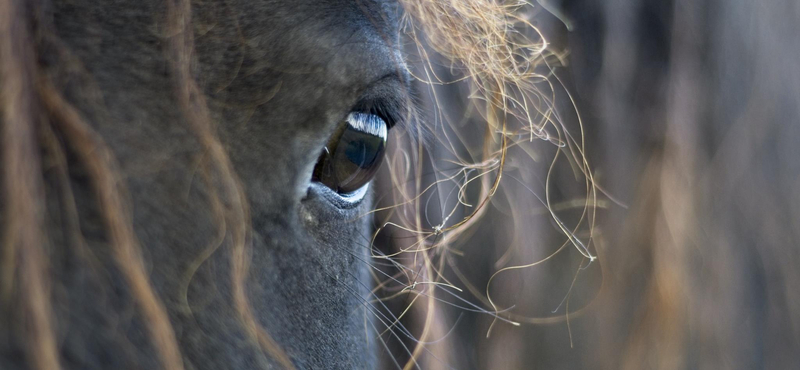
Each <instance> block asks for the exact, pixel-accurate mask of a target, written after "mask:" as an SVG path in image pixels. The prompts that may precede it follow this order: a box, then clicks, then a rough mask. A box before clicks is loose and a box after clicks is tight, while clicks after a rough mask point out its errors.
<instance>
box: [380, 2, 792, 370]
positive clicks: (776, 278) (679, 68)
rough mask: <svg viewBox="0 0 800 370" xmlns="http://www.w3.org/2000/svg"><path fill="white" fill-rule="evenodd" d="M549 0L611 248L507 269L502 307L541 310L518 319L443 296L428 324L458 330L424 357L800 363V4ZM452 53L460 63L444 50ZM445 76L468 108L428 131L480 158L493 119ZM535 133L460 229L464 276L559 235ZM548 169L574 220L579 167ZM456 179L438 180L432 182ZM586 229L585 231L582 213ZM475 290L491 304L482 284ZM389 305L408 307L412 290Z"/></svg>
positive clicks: (530, 364) (570, 252)
mask: <svg viewBox="0 0 800 370" xmlns="http://www.w3.org/2000/svg"><path fill="white" fill-rule="evenodd" d="M544 5H546V6H544V7H543V6H542V5H541V4H540V3H538V2H537V3H533V6H534V8H536V9H538V11H537V12H535V13H536V14H535V17H534V18H533V22H534V24H535V25H537V26H538V27H540V28H541V29H542V30H543V32H544V33H545V34H546V35H547V36H548V37H549V39H550V41H552V42H553V45H554V46H553V48H554V49H557V50H564V51H566V52H567V53H568V54H567V57H566V63H565V66H563V67H561V68H557V69H556V70H555V71H556V73H557V75H558V77H559V78H560V80H561V81H563V84H564V88H563V89H556V90H558V91H557V94H558V96H557V100H556V101H557V102H558V106H557V111H558V112H560V114H561V116H560V119H561V121H562V122H563V123H564V125H565V126H567V127H568V128H569V130H570V132H572V133H573V134H576V135H577V133H579V132H580V127H579V126H578V120H577V115H576V114H575V110H574V109H572V105H571V104H570V103H569V96H568V95H566V92H569V93H571V94H572V96H573V97H574V98H575V101H576V107H577V112H579V113H580V116H581V118H582V120H583V126H584V129H585V142H586V150H587V151H586V153H585V154H586V157H587V159H588V161H589V163H590V166H591V171H592V173H593V174H594V177H595V181H596V184H597V186H598V189H599V193H598V201H597V205H596V207H595V209H596V217H595V219H596V226H595V229H594V230H593V234H592V239H591V243H590V245H589V246H588V247H589V249H590V250H591V251H592V252H593V253H595V254H596V255H597V256H598V260H597V261H594V262H593V263H591V264H589V265H588V267H586V266H587V262H588V261H587V260H586V259H585V258H583V256H582V255H581V254H580V253H578V251H577V249H576V248H573V247H569V248H567V249H566V250H565V251H564V252H563V253H560V254H558V255H556V256H555V257H554V258H552V259H550V260H548V261H547V262H546V263H543V264H541V265H538V266H536V267H533V268H528V269H524V270H519V271H512V272H507V273H503V274H501V275H499V276H498V277H496V278H495V280H494V281H493V282H492V285H491V294H492V298H493V299H494V300H495V302H496V303H497V305H498V307H501V308H502V307H505V308H508V307H513V308H512V309H511V310H510V311H508V313H513V314H515V315H517V316H518V318H519V317H527V318H539V319H531V320H529V321H532V322H533V323H523V324H522V325H521V326H520V327H516V326H512V325H509V324H507V323H504V322H497V323H495V325H494V328H493V330H492V333H491V336H490V337H489V338H487V337H486V333H487V330H488V329H489V326H490V324H491V323H492V317H491V316H490V315H486V314H478V313H473V312H468V311H465V310H463V309H458V308H452V307H447V306H446V305H440V307H439V308H438V309H437V317H436V321H435V323H436V330H435V331H436V333H438V334H434V335H432V337H431V338H429V340H436V339H437V338H442V337H443V338H444V340H441V341H439V342H437V343H431V344H428V345H426V348H427V350H426V351H425V352H424V353H423V354H422V356H421V360H420V362H419V364H420V367H421V368H425V369H448V368H454V369H796V368H800V286H798V284H800V269H798V267H800V249H799V247H798V245H797V243H798V241H800V108H799V107H800V3H798V2H797V1H792V0H775V1H745V0H724V1H722V0H708V1H683V0H666V1H665V0H608V1H588V0H563V1H556V0H551V1H549V2H548V3H545V4H544ZM544 8H546V9H547V10H549V11H544V10H543V9H544ZM559 18H560V19H559ZM438 68H439V69H438V72H440V73H445V74H446V73H448V71H449V69H448V66H447V65H446V64H445V63H442V65H441V66H440V67H438ZM428 88H429V87H428V86H424V87H420V91H423V93H420V100H421V101H422V102H423V107H422V108H423V109H422V110H423V111H429V110H431V109H430V108H431V106H430V104H431V103H430V99H429V98H428V97H429V95H428V93H426V92H425V91H427V90H426V89H428ZM436 89H437V93H438V95H439V96H440V99H441V101H442V102H444V104H442V106H445V107H446V110H447V111H448V112H449V113H448V114H449V115H450V116H449V117H450V122H458V124H457V125H451V126H442V125H438V126H437V125H435V124H434V123H432V122H434V121H435V120H433V119H431V120H429V121H428V122H429V125H430V128H429V129H430V131H431V132H432V137H434V138H440V137H442V136H443V135H445V134H449V135H451V136H453V135H455V134H456V131H457V132H458V133H459V135H458V137H459V140H458V142H459V143H460V144H461V145H460V146H459V147H455V148H454V149H455V150H456V152H458V153H459V155H463V156H466V157H471V158H473V159H475V160H477V159H479V158H476V157H477V156H478V155H477V154H479V153H480V151H477V152H476V151H475V150H472V149H470V148H473V147H474V146H476V145H477V146H480V142H481V140H482V138H483V136H484V131H485V124H484V123H483V122H482V121H481V120H480V119H476V118H475V117H474V116H473V115H474V114H473V113H474V112H473V113H469V112H470V108H469V107H467V106H465V103H464V97H465V94H467V93H468V89H467V88H466V87H465V86H464V85H463V84H462V85H459V84H454V85H448V86H439V87H436ZM425 104H428V105H427V106H426V105H425ZM465 112H467V113H465ZM459 117H460V118H461V119H458V118H459ZM429 118H430V117H429ZM443 127H445V128H443ZM444 130H449V131H447V132H444ZM430 142H431V143H433V145H432V146H429V147H428V149H427V152H426V153H425V160H427V161H429V162H430V165H431V166H439V167H438V168H441V166H442V165H441V163H442V161H444V160H446V159H447V158H449V157H452V156H453V150H452V149H451V148H445V147H442V144H441V143H442V141H441V140H435V139H434V140H430ZM437 145H438V147H437ZM537 145H539V146H540V147H541V149H535V150H533V152H527V153H525V154H526V155H515V153H514V151H515V150H521V149H519V148H517V149H511V150H510V151H509V157H510V158H512V159H511V162H509V163H508V165H507V172H506V174H504V176H506V177H504V178H503V186H502V187H501V188H500V190H499V191H498V193H497V195H496V197H495V198H494V199H493V201H492V204H491V207H490V208H489V210H487V214H486V215H484V216H483V218H482V220H481V222H480V223H479V224H478V225H476V226H475V228H474V229H473V230H472V231H471V234H470V237H468V238H463V239H462V240H461V241H460V242H459V245H458V247H457V249H459V250H460V251H461V252H462V253H461V255H452V256H451V258H450V261H451V262H449V263H448V264H449V267H447V268H446V269H445V276H446V277H447V278H448V279H452V280H453V281H459V278H460V277H464V276H466V279H467V280H468V281H469V282H470V283H471V284H472V285H473V286H474V287H476V288H477V289H478V293H485V287H486V284H487V282H488V280H489V278H490V277H491V276H492V274H493V273H494V272H496V271H497V270H498V269H499V268H502V267H504V266H509V265H512V264H520V263H529V262H532V261H536V260H540V259H542V258H544V257H546V256H548V255H549V254H551V253H552V252H553V251H554V250H556V249H557V248H558V246H560V245H561V243H562V242H563V240H564V235H563V233H560V232H559V231H558V230H557V229H558V228H557V227H555V226H556V225H555V222H556V221H554V220H553V218H552V217H551V216H550V214H549V213H547V212H545V210H544V208H543V205H542V203H541V202H540V201H539V199H537V197H536V195H539V196H540V197H541V196H543V194H544V191H545V187H544V186H545V177H546V175H547V171H548V167H549V165H550V162H551V161H552V156H553V155H554V154H553V153H554V151H553V150H551V149H548V146H547V145H546V144H537ZM517 154H519V153H517ZM553 171H554V172H553V173H552V176H551V178H550V187H551V189H550V192H551V199H552V204H555V205H560V206H561V208H559V209H560V210H559V212H558V215H559V217H561V219H562V220H563V222H564V223H566V224H570V225H572V224H575V222H577V220H578V219H579V218H580V216H581V209H580V208H576V207H573V208H570V204H571V203H570V202H572V203H574V201H575V200H576V199H578V200H581V199H585V189H584V184H583V179H579V178H576V176H575V169H574V168H573V167H571V166H570V165H569V164H568V163H567V162H562V163H561V164H559V165H557V166H555V168H554V170H553ZM428 181H430V179H428ZM451 190H452V186H450V187H448V185H442V186H440V188H439V192H438V193H439V194H448V193H449V192H450V191H451ZM535 194H536V195H535ZM581 197H584V198H581ZM443 199H444V197H442V196H435V197H434V198H433V199H432V200H431V203H432V204H435V205H441V204H442V202H444V200H443ZM434 208H436V207H433V208H431V209H434ZM427 217H429V218H430V220H429V224H430V225H436V224H437V223H439V222H441V218H442V217H441V215H437V214H436V212H434V211H431V212H430V213H429V215H428V216H427ZM437 217H438V218H437ZM459 217H463V214H457V215H456V216H453V218H454V219H457V218H459ZM576 236H578V237H581V238H587V237H588V230H587V229H585V228H584V229H581V230H579V232H577V233H576ZM584 240H588V239H584ZM576 272H579V273H578V274H577V277H576ZM573 281H574V283H573ZM571 286H572V289H570V287H571ZM461 296H462V297H464V298H466V299H468V300H470V301H471V302H475V303H476V304H479V305H480V306H481V307H484V308H487V306H486V305H485V304H483V303H481V297H479V296H478V295H476V294H470V292H469V291H465V293H464V294H462V295H461ZM567 296H569V299H568V300H565V297H567ZM450 301H453V300H452V299H451V300H450ZM567 301H568V302H569V303H568V308H567V307H566V306H567ZM484 303H485V302H484ZM395 304H396V305H397V307H398V308H399V309H402V308H403V307H405V305H407V304H408V300H405V301H402V300H401V301H399V302H398V303H395ZM489 308H490V307H489ZM567 310H568V311H569V312H570V317H569V324H568V323H567V321H566V316H565V313H566V312H567ZM413 313H414V314H411V315H409V316H406V317H405V318H404V321H403V322H404V324H405V325H406V326H407V327H409V328H411V329H412V331H414V329H417V331H416V332H419V329H420V327H421V324H420V323H421V322H423V321H424V316H425V310H423V309H419V310H416V311H414V312H413ZM501 316H503V314H501ZM541 318H550V319H541ZM548 322H549V323H548ZM451 328H452V332H449V331H450V330H451ZM448 333H449V334H448ZM388 340H389V341H390V342H392V341H394V340H393V339H392V338H389V339H388ZM406 342H407V344H408V345H409V346H411V345H412V344H413V341H409V340H407V341H406ZM392 348H394V349H395V350H396V351H395V352H393V353H392V356H394V357H396V358H398V359H399V360H404V359H407V358H408V356H407V354H404V351H402V349H401V348H400V346H399V345H398V344H397V343H394V344H393V345H392ZM386 357H387V356H384V358H386ZM401 363H402V361H401ZM387 366H389V367H390V368H391V367H392V366H393V365H391V364H390V363H388V362H387Z"/></svg>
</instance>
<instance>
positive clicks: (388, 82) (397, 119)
mask: <svg viewBox="0 0 800 370" xmlns="http://www.w3.org/2000/svg"><path fill="white" fill-rule="evenodd" d="M413 105H414V103H413V99H412V95H411V89H410V87H409V86H408V84H407V83H406V81H401V80H400V76H398V75H397V73H394V74H388V75H386V76H384V77H382V78H379V79H378V80H376V81H375V82H374V83H372V84H371V85H370V86H369V87H368V88H367V89H365V92H364V93H363V94H362V95H361V98H360V99H359V101H358V102H357V103H356V105H355V106H354V107H353V108H352V110H353V111H355V112H363V113H370V114H374V115H376V116H378V117H380V118H381V119H383V120H384V121H385V122H386V124H387V125H388V126H389V128H392V127H394V126H404V125H406V124H407V123H408V122H407V121H408V118H409V114H410V112H412V107H413Z"/></svg>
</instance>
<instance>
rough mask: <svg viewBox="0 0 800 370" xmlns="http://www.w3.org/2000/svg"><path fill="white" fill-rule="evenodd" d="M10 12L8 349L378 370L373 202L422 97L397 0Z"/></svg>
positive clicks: (50, 6)
mask: <svg viewBox="0 0 800 370" xmlns="http://www.w3.org/2000/svg"><path fill="white" fill-rule="evenodd" d="M0 8H1V9H2V11H0V13H2V16H0V17H2V20H0V24H2V26H3V31H2V45H3V51H2V54H1V55H2V63H0V64H2V66H3V67H2V68H3V74H2V81H3V82H2V85H3V103H2V106H3V109H2V111H3V119H2V122H3V130H4V131H3V137H4V144H3V148H4V151H3V161H4V163H3V169H4V172H3V175H2V177H3V181H4V184H5V185H4V191H5V193H4V194H5V196H4V197H3V199H4V200H3V203H2V207H0V208H2V209H3V214H4V216H3V224H4V225H6V227H5V228H4V231H3V239H4V248H3V250H4V253H3V257H2V266H3V267H2V271H3V278H2V281H3V284H4V285H3V286H4V289H3V292H4V293H3V298H4V299H3V305H2V307H3V308H2V315H1V316H2V318H3V319H2V324H0V328H1V329H0V331H2V333H3V334H2V337H3V340H2V341H1V342H0V343H2V344H0V348H1V349H0V367H2V368H3V369H134V368H136V369H140V368H148V369H156V368H165V369H267V368H276V367H281V368H307V369H310V368H341V369H345V368H347V369H353V368H363V369H367V368H374V367H375V366H377V365H376V351H375V348H374V346H375V342H376V341H375V340H374V338H373V335H372V329H369V328H368V327H367V329H365V325H371V324H372V323H371V319H368V317H367V316H368V314H369V313H368V312H367V311H365V310H359V309H358V308H359V307H362V306H363V305H364V303H365V301H366V300H367V299H368V298H369V295H368V293H369V291H370V283H369V280H368V278H369V277H368V269H367V266H368V265H367V264H365V263H364V262H363V261H364V260H366V259H367V258H368V252H367V251H368V249H367V248H365V247H364V245H366V244H368V242H365V240H369V235H370V231H369V229H368V227H369V222H368V219H367V218H361V219H357V217H355V216H357V215H360V214H362V213H365V212H366V211H367V210H369V209H370V207H371V197H370V196H369V181H370V180H371V178H372V176H373V173H372V172H374V169H375V167H376V166H379V165H380V162H381V159H382V158H383V157H382V155H383V154H382V153H383V151H384V145H385V143H386V139H387V135H388V132H389V130H392V128H393V126H395V125H398V126H399V125H402V124H403V123H402V122H400V121H401V118H402V117H403V116H404V113H403V112H404V110H405V109H407V107H406V103H407V95H408V93H407V92H408V88H409V87H408V81H409V79H408V75H407V74H406V72H405V71H406V70H405V68H404V67H403V60H402V58H401V56H400V54H399V49H398V45H397V39H398V21H397V17H398V10H397V4H396V3H395V2H392V1H383V0H378V1H372V0H367V1H354V2H353V1H339V0H332V1H322V2H320V1H258V2H253V1H226V2H212V1H192V2H189V1H171V0H170V1H141V2H125V1H110V2H93V1H35V2H27V1H16V0H9V1H3V2H2V6H0ZM353 151H355V152H356V153H355V154H354V155H353V154H352V153H351V152H353ZM362 152H364V153H366V154H363V153H362ZM321 153H325V155H321ZM360 153H361V154H360ZM330 171H335V172H334V173H333V174H331V173H329V172H330ZM371 171H372V172H371ZM354 311H355V312H354ZM365 330H367V332H366V334H365Z"/></svg>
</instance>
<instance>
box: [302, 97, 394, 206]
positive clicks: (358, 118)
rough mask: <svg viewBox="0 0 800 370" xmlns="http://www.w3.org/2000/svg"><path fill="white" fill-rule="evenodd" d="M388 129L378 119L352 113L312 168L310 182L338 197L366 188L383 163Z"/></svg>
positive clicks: (381, 120)
mask: <svg viewBox="0 0 800 370" xmlns="http://www.w3.org/2000/svg"><path fill="white" fill-rule="evenodd" d="M387 136H388V127H387V125H386V122H384V120H383V119H381V118H380V117H378V116H376V115H374V114H369V113H359V112H353V113H350V115H349V116H347V119H346V121H345V122H344V124H342V125H341V126H340V127H339V129H338V130H337V131H336V133H334V135H333V136H332V137H331V139H330V140H329V141H328V145H326V146H325V150H324V151H323V152H322V154H321V155H320V157H319V160H318V161H317V165H316V167H315V168H314V175H313V178H312V180H314V181H319V182H321V183H322V184H324V185H326V186H328V187H329V188H331V189H333V190H334V191H335V192H337V193H339V194H347V193H352V192H354V191H356V190H358V189H360V188H361V187H363V186H364V185H366V184H367V183H368V182H369V181H370V180H372V178H373V177H375V174H376V173H377V172H378V169H379V168H380V166H381V163H383V157H384V155H385V154H386V141H387Z"/></svg>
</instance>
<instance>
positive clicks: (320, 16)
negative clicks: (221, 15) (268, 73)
mask: <svg viewBox="0 0 800 370" xmlns="http://www.w3.org/2000/svg"><path fill="white" fill-rule="evenodd" d="M253 5H256V6H253ZM397 6H398V4H397V2H396V1H394V0H347V1H343V0H327V1H316V0H299V1H295V0H289V1H286V0H280V1H267V2H263V1H247V0H245V1H243V2H242V3H241V4H240V7H241V8H242V10H246V13H243V14H245V15H244V17H242V18H240V19H239V20H238V23H240V24H238V25H237V27H240V28H239V29H237V32H241V33H242V37H243V38H244V39H245V40H246V41H245V43H246V44H247V45H248V47H249V48H250V49H251V52H252V53H253V54H258V53H261V55H262V56H263V60H269V62H270V63H272V67H273V68H276V69H280V70H283V71H285V72H296V73H298V72H303V71H304V70H305V71H311V70H312V69H311V68H313V67H315V66H317V67H322V66H324V68H325V69H329V70H330V69H335V70H338V71H343V70H345V71H346V70H348V69H352V68H354V66H353V65H354V64H355V67H361V68H360V70H359V71H357V72H359V74H360V75H363V76H364V77H365V78H367V79H371V78H374V77H375V76H370V75H369V70H368V69H372V70H375V69H380V68H375V67H377V66H380V65H381V64H382V63H381V62H382V61H380V60H374V58H376V57H378V58H381V57H383V56H385V55H387V54H398V50H399V47H398V21H397ZM304 67H305V69H304ZM364 67H371V68H364ZM377 73H382V71H379V72H377ZM336 75H337V74H334V76H328V78H330V77H336ZM338 75H339V76H341V75H342V74H341V73H339V74H338ZM347 83H353V81H347Z"/></svg>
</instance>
